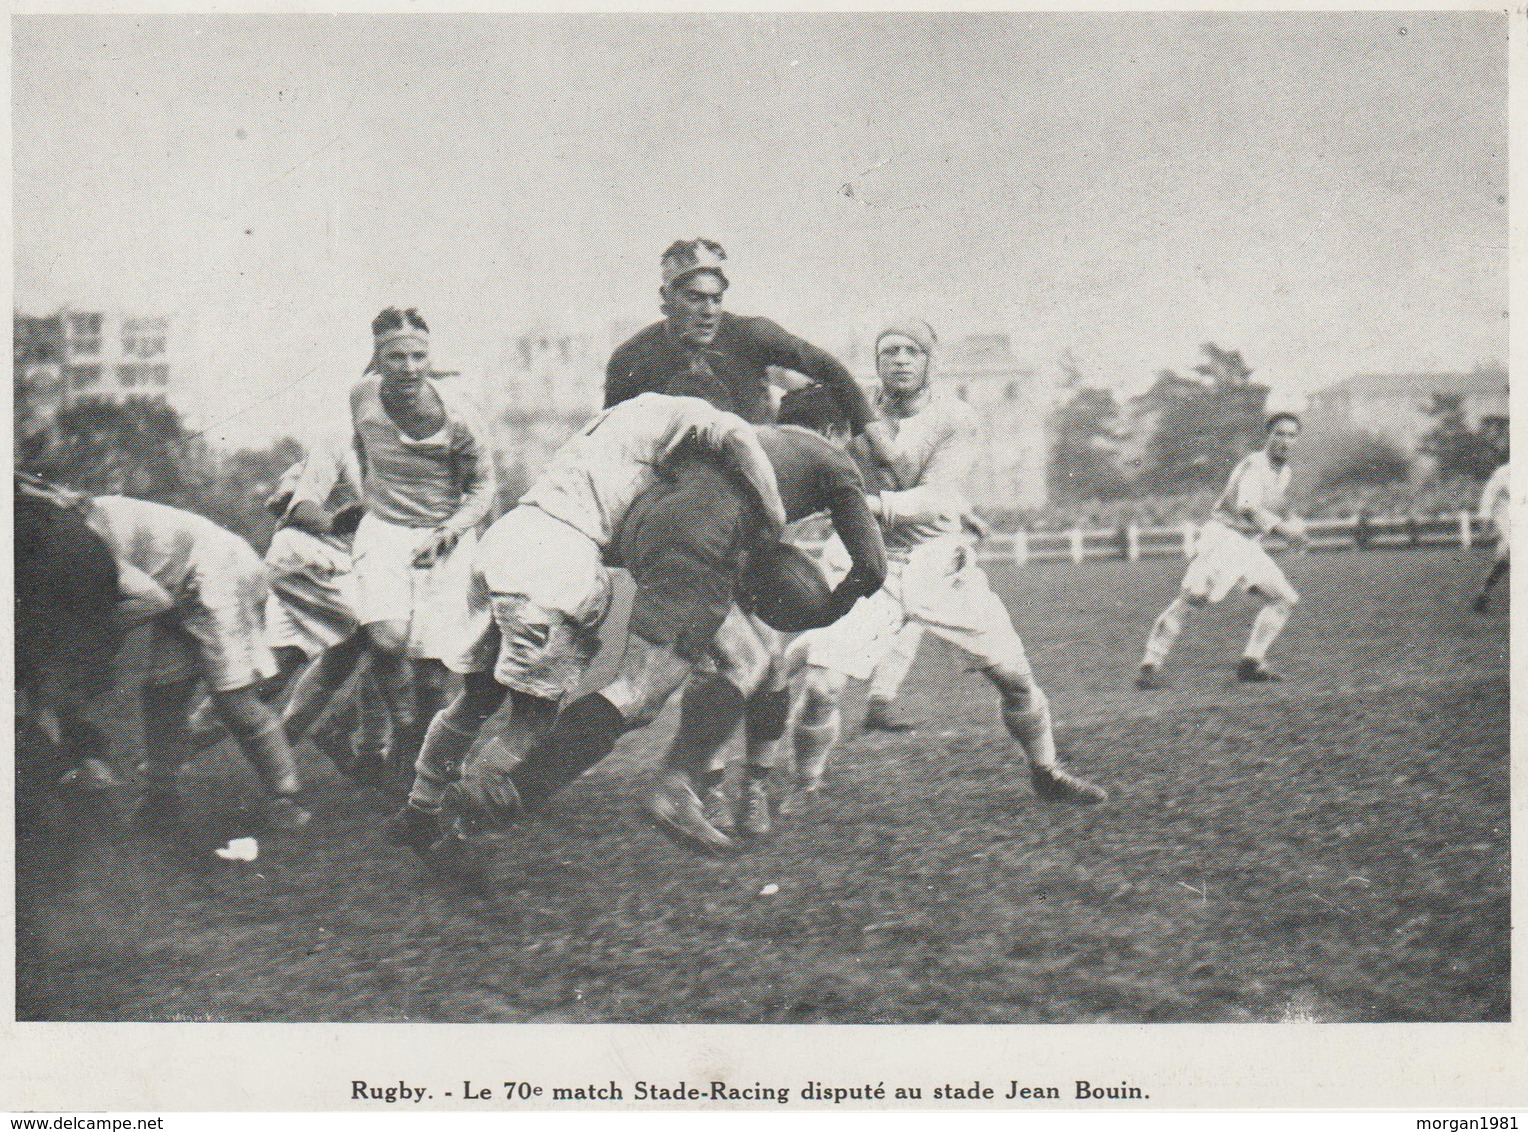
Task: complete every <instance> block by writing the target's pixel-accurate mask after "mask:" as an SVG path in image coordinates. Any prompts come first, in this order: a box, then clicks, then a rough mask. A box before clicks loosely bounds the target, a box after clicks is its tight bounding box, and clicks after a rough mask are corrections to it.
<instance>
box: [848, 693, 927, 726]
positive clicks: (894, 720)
mask: <svg viewBox="0 0 1528 1132" xmlns="http://www.w3.org/2000/svg"><path fill="white" fill-rule="evenodd" d="M918 723H919V721H918V720H916V719H914V718H913V717H912V716H910V715H908V714H907V713H906V712H904V711H903V710H902V709H901V708H900V707H898V706H897V701H896V700H877V699H872V700H868V701H866V704H865V718H864V719H863V720H861V721H860V730H861V731H889V732H892V733H893V734H900V733H903V732H907V731H916V730H918Z"/></svg>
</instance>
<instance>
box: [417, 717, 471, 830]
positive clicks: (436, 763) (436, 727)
mask: <svg viewBox="0 0 1528 1132" xmlns="http://www.w3.org/2000/svg"><path fill="white" fill-rule="evenodd" d="M450 715H451V709H450V708H447V709H446V710H445V711H442V712H440V713H438V714H437V715H436V716H435V718H434V719H432V720H430V726H429V727H427V728H426V729H425V733H424V742H423V743H422V744H421V745H420V748H419V758H417V759H416V760H415V761H414V785H413V786H412V787H411V788H410V789H409V805H411V806H413V807H414V808H415V809H417V810H424V811H425V812H426V813H437V812H438V811H439V810H440V800H441V797H442V796H443V795H444V794H445V792H446V787H448V786H450V785H451V784H452V783H453V782H455V781H456V780H457V778H459V777H460V776H461V769H462V760H463V759H465V758H466V757H467V752H468V751H470V750H471V749H472V743H473V740H475V739H476V738H477V736H478V731H479V729H480V728H479V727H473V728H467V727H460V726H454V725H453V724H452V721H451V720H450V719H448V718H447V717H448V716H450Z"/></svg>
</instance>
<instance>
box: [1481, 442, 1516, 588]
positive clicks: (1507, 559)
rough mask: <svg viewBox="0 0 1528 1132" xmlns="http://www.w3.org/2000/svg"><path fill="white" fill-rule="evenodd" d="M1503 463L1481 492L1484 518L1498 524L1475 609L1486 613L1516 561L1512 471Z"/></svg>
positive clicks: (1484, 520) (1494, 524) (1482, 518)
mask: <svg viewBox="0 0 1528 1132" xmlns="http://www.w3.org/2000/svg"><path fill="white" fill-rule="evenodd" d="M1507 469H1508V465H1507V464H1503V465H1502V466H1501V467H1499V468H1497V469H1496V471H1494V472H1492V473H1491V478H1490V479H1489V480H1487V481H1486V487H1485V490H1484V491H1482V492H1481V493H1480V519H1481V522H1486V521H1487V520H1489V521H1490V523H1491V525H1492V526H1493V527H1495V528H1496V555H1495V558H1494V560H1493V561H1492V562H1491V570H1490V572H1489V573H1488V574H1487V575H1486V580H1485V584H1484V585H1482V586H1481V587H1480V595H1479V596H1478V597H1476V598H1475V611H1476V612H1477V613H1484V612H1485V611H1486V610H1487V609H1489V608H1491V591H1492V590H1493V589H1495V588H1496V583H1497V582H1499V581H1501V580H1502V578H1503V577H1505V576H1506V573H1507V571H1508V569H1510V568H1511V564H1512V475H1511V473H1510V472H1509V471H1508V470H1507Z"/></svg>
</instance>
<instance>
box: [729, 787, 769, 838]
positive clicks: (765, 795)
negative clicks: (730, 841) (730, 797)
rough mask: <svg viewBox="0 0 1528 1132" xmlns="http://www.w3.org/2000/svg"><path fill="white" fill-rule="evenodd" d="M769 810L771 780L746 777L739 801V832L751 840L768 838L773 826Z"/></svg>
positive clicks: (737, 827) (737, 823)
mask: <svg viewBox="0 0 1528 1132" xmlns="http://www.w3.org/2000/svg"><path fill="white" fill-rule="evenodd" d="M769 808H770V803H769V780H768V779H766V778H754V777H752V776H749V777H745V778H744V779H743V789H742V791H741V792H740V793H739V794H738V799H737V822H736V829H737V832H738V833H740V834H742V835H743V836H744V837H750V838H759V837H768V836H769V834H770V829H771V825H772V823H771V818H770V812H769Z"/></svg>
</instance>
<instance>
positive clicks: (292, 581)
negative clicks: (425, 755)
mask: <svg viewBox="0 0 1528 1132" xmlns="http://www.w3.org/2000/svg"><path fill="white" fill-rule="evenodd" d="M302 472H303V461H299V462H298V463H296V464H294V465H293V466H292V467H291V468H289V469H288V470H287V472H286V474H285V475H284V476H282V479H281V483H280V484H279V485H278V487H277V489H276V491H275V492H274V493H273V494H272V496H271V498H270V500H268V501H267V507H268V508H269V509H270V510H271V511H272V512H274V513H275V514H276V516H277V518H278V521H279V525H278V526H277V528H276V533H275V534H274V535H273V536H272V537H271V545H270V548H269V549H268V550H267V551H266V552H265V565H266V569H267V570H268V571H269V572H270V586H271V592H270V596H269V597H268V598H267V599H266V603H265V627H266V639H267V641H268V643H269V644H270V646H271V650H272V651H273V652H274V653H275V654H276V663H277V665H278V666H279V667H280V668H281V669H282V670H283V672H284V673H287V674H288V675H289V676H290V674H293V673H298V674H297V676H296V679H295V680H293V681H291V686H292V694H291V697H290V699H289V700H288V702H287V706H286V710H285V712H284V713H283V715H282V723H283V725H284V726H285V727H286V732H287V739H288V740H289V741H290V742H292V743H297V742H300V741H302V740H303V739H304V738H310V735H309V732H310V731H312V729H313V726H314V724H316V723H317V722H318V720H319V719H320V718H321V717H322V716H323V715H325V713H326V712H327V711H328V709H329V708H330V707H331V706H333V705H332V700H333V697H334V696H335V694H336V693H338V692H339V691H340V690H341V689H342V688H343V687H344V685H345V683H346V681H347V680H348V679H350V678H351V677H352V675H353V674H356V673H357V670H359V674H358V675H357V676H356V682H355V691H356V696H355V700H356V702H355V711H356V715H357V716H358V717H359V723H360V727H359V730H358V731H357V732H356V733H355V734H353V735H347V736H345V737H344V738H343V739H340V738H338V737H337V736H325V737H323V738H322V739H320V738H318V737H316V736H312V737H311V738H312V739H313V743H314V745H315V746H316V747H318V748H319V749H320V750H322V751H323V752H324V753H325V754H327V755H329V756H330V758H332V759H333V760H334V762H335V764H336V765H337V766H339V767H340V769H341V770H343V771H345V772H347V773H351V772H352V771H353V770H360V771H362V772H364V771H365V770H367V769H374V768H375V767H376V766H378V765H379V764H380V763H381V760H382V758H383V757H384V752H385V750H386V745H387V742H388V734H387V728H388V723H389V720H388V713H387V709H386V706H385V704H382V703H381V702H380V699H379V692H378V689H377V687H376V684H375V682H374V681H373V680H372V678H371V672H370V667H369V665H367V664H366V663H365V650H366V639H367V638H366V636H365V634H363V633H362V632H361V626H360V622H359V621H358V620H357V619H356V614H355V577H354V575H353V573H352V562H351V538H352V536H353V535H354V534H355V528H356V524H357V523H358V522H359V520H360V517H361V509H360V505H359V503H358V502H356V501H355V500H354V499H353V498H344V497H342V498H338V499H335V498H331V499H330V500H329V501H327V503H328V504H329V506H326V508H325V511H326V517H327V519H328V526H329V528H330V530H329V533H328V534H323V535H316V534H311V533H309V532H308V531H305V530H302V529H300V528H298V527H295V526H293V525H292V524H291V522H290V521H289V519H288V514H289V512H290V510H291V506H292V496H293V494H294V492H295V490H296V486H297V483H298V481H299V480H300V479H301V477H302ZM359 478H360V477H359V475H358V474H357V473H355V472H352V473H351V474H349V475H347V476H345V477H343V478H342V481H341V483H340V484H338V485H337V486H336V488H335V491H336V493H340V492H342V491H343V489H344V488H346V487H348V486H349V485H350V484H353V483H354V482H356V481H357V480H359ZM345 494H346V495H348V492H347V493H345ZM303 665H306V667H305V668H304V667H303ZM299 669H300V670H301V671H300V673H299ZM266 699H267V702H270V700H271V699H272V697H270V696H267V697H266ZM339 714H341V715H343V716H347V717H348V716H349V715H350V712H349V711H341V712H340V713H339Z"/></svg>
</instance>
